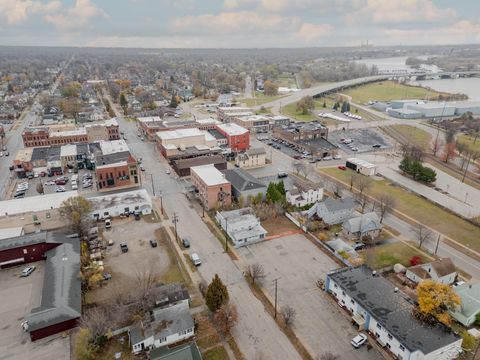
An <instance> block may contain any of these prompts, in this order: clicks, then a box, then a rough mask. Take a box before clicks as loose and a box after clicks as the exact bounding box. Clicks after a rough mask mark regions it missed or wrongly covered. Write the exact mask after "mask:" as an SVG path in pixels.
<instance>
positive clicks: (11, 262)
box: [0, 257, 25, 267]
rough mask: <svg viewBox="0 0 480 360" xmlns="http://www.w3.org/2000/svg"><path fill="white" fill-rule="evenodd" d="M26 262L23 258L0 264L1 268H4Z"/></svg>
mask: <svg viewBox="0 0 480 360" xmlns="http://www.w3.org/2000/svg"><path fill="white" fill-rule="evenodd" d="M24 261H25V259H24V258H23V257H22V258H17V259H13V260H7V261H3V262H0V267H2V266H4V265H10V264H16V263H21V262H24Z"/></svg>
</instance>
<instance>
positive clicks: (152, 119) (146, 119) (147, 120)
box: [137, 116, 162, 123]
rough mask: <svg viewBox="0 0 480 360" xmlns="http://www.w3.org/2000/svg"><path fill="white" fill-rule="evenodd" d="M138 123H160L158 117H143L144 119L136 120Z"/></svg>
mask: <svg viewBox="0 0 480 360" xmlns="http://www.w3.org/2000/svg"><path fill="white" fill-rule="evenodd" d="M137 119H138V121H140V122H142V123H148V122H153V121H162V119H161V118H160V116H145V117H139V118H137Z"/></svg>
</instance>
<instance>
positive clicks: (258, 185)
mask: <svg viewBox="0 0 480 360" xmlns="http://www.w3.org/2000/svg"><path fill="white" fill-rule="evenodd" d="M224 174H225V178H226V179H227V180H228V181H229V182H230V183H231V184H232V195H233V196H234V197H235V198H236V199H237V200H238V199H239V198H240V197H241V198H242V199H243V201H244V203H247V204H249V202H250V200H251V199H252V198H258V197H259V196H261V198H262V199H265V196H266V194H267V186H266V185H265V184H263V183H262V182H261V181H260V180H258V179H257V178H256V177H254V176H253V175H251V174H250V173H248V172H246V171H245V170H242V169H230V170H225V171H224Z"/></svg>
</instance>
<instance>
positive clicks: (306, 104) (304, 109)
mask: <svg viewBox="0 0 480 360" xmlns="http://www.w3.org/2000/svg"><path fill="white" fill-rule="evenodd" d="M313 109H315V102H314V101H313V97H311V96H304V97H302V98H301V99H300V100H299V101H298V102H297V112H300V113H302V114H303V115H306V114H308V113H309V112H310V111H311V110H313Z"/></svg>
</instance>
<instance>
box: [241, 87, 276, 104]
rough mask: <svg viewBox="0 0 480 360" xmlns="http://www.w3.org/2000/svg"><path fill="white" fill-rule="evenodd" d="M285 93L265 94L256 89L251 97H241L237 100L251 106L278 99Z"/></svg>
mask: <svg viewBox="0 0 480 360" xmlns="http://www.w3.org/2000/svg"><path fill="white" fill-rule="evenodd" d="M284 96H285V95H276V96H266V95H265V94H264V93H263V92H260V91H256V92H255V97H254V98H251V99H241V100H239V101H240V102H243V103H245V105H246V106H248V107H251V106H259V105H263V104H266V103H268V102H270V101H273V100H277V99H280V98H282V97H284Z"/></svg>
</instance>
